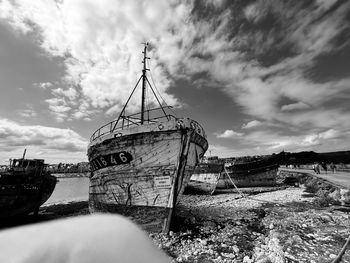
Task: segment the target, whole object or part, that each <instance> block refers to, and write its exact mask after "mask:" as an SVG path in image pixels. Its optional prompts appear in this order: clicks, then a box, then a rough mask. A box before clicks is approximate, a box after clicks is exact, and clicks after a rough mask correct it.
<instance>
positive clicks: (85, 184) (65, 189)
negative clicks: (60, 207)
mask: <svg viewBox="0 0 350 263" xmlns="http://www.w3.org/2000/svg"><path fill="white" fill-rule="evenodd" d="M58 180H59V181H58V182H57V184H56V187H55V190H54V191H53V193H52V195H51V197H50V198H49V200H47V201H46V203H45V205H48V204H57V203H67V202H72V201H87V200H88V198H89V178H87V177H77V178H58Z"/></svg>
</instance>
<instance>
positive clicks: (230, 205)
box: [150, 187, 350, 263]
mask: <svg viewBox="0 0 350 263" xmlns="http://www.w3.org/2000/svg"><path fill="white" fill-rule="evenodd" d="M178 208H179V209H178V210H177V211H178V213H177V217H176V225H177V227H178V229H174V230H173V231H172V232H170V233H169V234H168V235H165V234H151V235H150V236H151V237H152V238H153V240H154V242H155V243H156V244H157V245H158V246H159V247H160V248H162V249H163V250H164V251H166V252H167V253H168V255H169V256H170V257H172V258H173V261H174V262H245V263H248V262H259V263H263V262H264V263H267V262H273V263H277V262H278V263H280V262H330V261H331V260H332V259H334V258H335V257H336V256H337V254H338V253H339V251H340V250H341V248H342V246H343V244H344V243H345V241H346V239H347V237H348V236H349V234H350V224H349V222H350V221H349V211H350V209H349V210H347V209H344V208H340V207H321V206H319V205H318V204H317V196H314V195H313V194H308V193H306V192H305V188H304V187H300V188H299V187H298V188H297V187H291V188H287V189H283V190H277V191H274V192H269V193H262V194H256V195H254V196H252V195H250V196H247V197H242V196H240V195H238V194H234V193H232V194H217V195H214V196H188V195H187V196H184V197H183V198H182V200H181V201H180V205H179V207H178ZM343 262H350V251H347V252H346V253H345V255H344V256H343Z"/></svg>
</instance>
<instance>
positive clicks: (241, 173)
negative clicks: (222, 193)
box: [216, 157, 278, 189]
mask: <svg viewBox="0 0 350 263" xmlns="http://www.w3.org/2000/svg"><path fill="white" fill-rule="evenodd" d="M277 172H278V163H277V162H276V161H275V160H274V159H273V158H271V157H239V158H235V159H233V160H226V162H225V168H224V172H222V173H221V176H220V179H219V181H218V184H217V186H216V187H217V188H218V189H225V188H233V187H234V185H233V183H232V181H233V182H234V184H235V185H236V186H237V187H259V186H274V185H276V179H277Z"/></svg>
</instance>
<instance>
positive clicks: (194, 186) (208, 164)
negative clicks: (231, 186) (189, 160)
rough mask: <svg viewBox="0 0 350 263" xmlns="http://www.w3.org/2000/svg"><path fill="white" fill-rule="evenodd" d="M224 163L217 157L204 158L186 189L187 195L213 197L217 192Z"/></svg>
mask: <svg viewBox="0 0 350 263" xmlns="http://www.w3.org/2000/svg"><path fill="white" fill-rule="evenodd" d="M223 169H224V163H223V162H222V161H221V160H219V158H218V157H217V156H213V157H208V158H203V160H202V162H200V163H199V165H198V166H197V167H196V169H195V170H194V172H193V174H192V176H191V180H190V182H189V183H188V185H187V187H186V192H187V193H193V194H207V195H211V194H213V193H214V192H215V189H216V185H217V184H218V181H219V178H220V175H221V173H222V171H223Z"/></svg>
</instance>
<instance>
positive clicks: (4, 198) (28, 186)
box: [0, 175, 57, 219]
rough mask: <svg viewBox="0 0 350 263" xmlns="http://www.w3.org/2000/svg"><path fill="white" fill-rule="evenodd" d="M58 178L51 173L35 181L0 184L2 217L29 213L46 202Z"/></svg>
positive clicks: (0, 210)
mask: <svg viewBox="0 0 350 263" xmlns="http://www.w3.org/2000/svg"><path fill="white" fill-rule="evenodd" d="M56 182H57V179H56V177H54V176H51V175H45V176H43V177H40V178H38V179H37V180H36V181H35V182H24V183H16V184H1V185H0V219H6V218H12V217H19V216H23V215H27V214H29V213H31V212H34V211H35V210H36V209H38V208H39V207H40V206H41V205H42V204H43V203H45V202H46V201H47V200H48V199H49V197H50V196H51V194H52V192H53V191H54V189H55V186H56Z"/></svg>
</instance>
